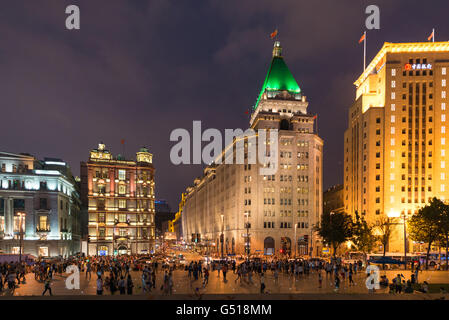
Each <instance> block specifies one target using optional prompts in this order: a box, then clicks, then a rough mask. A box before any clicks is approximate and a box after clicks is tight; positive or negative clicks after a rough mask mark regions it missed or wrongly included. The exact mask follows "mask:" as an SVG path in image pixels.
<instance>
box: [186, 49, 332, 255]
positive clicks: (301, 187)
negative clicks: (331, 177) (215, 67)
mask: <svg viewBox="0 0 449 320" xmlns="http://www.w3.org/2000/svg"><path fill="white" fill-rule="evenodd" d="M307 107H308V102H307V100H306V97H305V96H304V95H303V94H302V91H301V89H300V87H299V85H298V82H297V81H296V80H295V78H294V77H293V75H292V73H291V72H290V70H289V68H288V67H287V64H286V63H285V60H284V58H283V55H282V47H281V45H280V43H279V42H278V41H276V42H275V43H274V48H273V55H272V59H271V63H270V66H269V69H268V72H267V75H266V77H265V81H264V82H263V86H262V89H261V91H260V93H259V95H258V97H257V100H256V103H255V105H254V106H253V109H252V114H251V120H250V128H252V129H254V130H256V131H257V130H267V131H270V130H278V154H277V157H278V170H277V172H276V174H274V175H261V174H260V173H259V169H260V167H261V164H225V163H223V164H212V165H210V166H208V167H207V168H206V169H205V170H204V175H203V176H202V177H199V178H197V179H195V181H194V184H193V185H192V186H190V187H188V188H187V191H186V200H185V206H184V210H183V216H182V225H183V238H184V240H185V241H186V242H187V243H191V244H192V245H193V246H196V247H197V249H200V250H202V251H204V252H208V253H216V254H219V255H223V256H226V255H229V254H231V255H232V254H247V253H248V248H249V251H250V254H252V255H277V256H287V255H291V256H293V255H295V252H296V253H297V254H298V255H299V254H313V255H317V253H319V252H320V250H321V247H322V246H321V245H320V243H319V241H318V239H317V237H316V235H315V233H314V231H313V226H314V225H315V224H316V223H317V222H318V221H319V218H320V213H321V212H322V202H323V199H322V185H323V184H322V181H323V175H322V172H323V170H322V163H323V141H322V139H321V138H320V137H319V136H318V134H317V132H316V131H315V126H314V122H315V119H316V117H315V116H313V115H311V114H308V113H307ZM249 143H250V142H249V141H245V148H247V147H248V144H249ZM263 148H265V146H263ZM266 150H267V151H268V152H269V148H267V149H266Z"/></svg>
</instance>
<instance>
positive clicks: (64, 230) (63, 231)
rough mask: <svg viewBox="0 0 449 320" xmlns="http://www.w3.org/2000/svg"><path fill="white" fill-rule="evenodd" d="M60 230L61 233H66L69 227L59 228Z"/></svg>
mask: <svg viewBox="0 0 449 320" xmlns="http://www.w3.org/2000/svg"><path fill="white" fill-rule="evenodd" d="M61 232H62V233H68V232H69V229H68V228H61Z"/></svg>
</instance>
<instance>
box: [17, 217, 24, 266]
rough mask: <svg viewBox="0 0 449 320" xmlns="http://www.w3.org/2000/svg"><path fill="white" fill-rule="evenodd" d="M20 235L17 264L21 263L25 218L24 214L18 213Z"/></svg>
mask: <svg viewBox="0 0 449 320" xmlns="http://www.w3.org/2000/svg"><path fill="white" fill-rule="evenodd" d="M18 215H19V221H20V235H19V263H21V262H22V246H23V218H24V217H25V216H26V214H25V213H24V212H19V213H18Z"/></svg>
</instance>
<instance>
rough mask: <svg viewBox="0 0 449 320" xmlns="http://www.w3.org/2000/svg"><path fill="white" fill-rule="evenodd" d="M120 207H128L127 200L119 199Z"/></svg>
mask: <svg viewBox="0 0 449 320" xmlns="http://www.w3.org/2000/svg"><path fill="white" fill-rule="evenodd" d="M118 207H119V208H120V209H125V208H126V200H125V199H119V201H118Z"/></svg>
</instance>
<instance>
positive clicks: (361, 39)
mask: <svg viewBox="0 0 449 320" xmlns="http://www.w3.org/2000/svg"><path fill="white" fill-rule="evenodd" d="M365 37H366V33H364V34H363V36H362V37H361V38H360V40H359V43H362V42H363V41H364V40H365Z"/></svg>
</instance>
